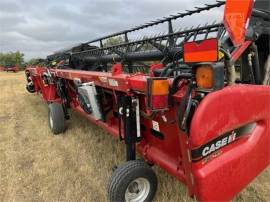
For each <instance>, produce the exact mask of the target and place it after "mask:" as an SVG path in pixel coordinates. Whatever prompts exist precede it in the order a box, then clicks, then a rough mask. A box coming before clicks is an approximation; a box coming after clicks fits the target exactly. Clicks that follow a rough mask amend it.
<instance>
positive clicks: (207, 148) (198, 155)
mask: <svg viewBox="0 0 270 202" xmlns="http://www.w3.org/2000/svg"><path fill="white" fill-rule="evenodd" d="M241 130H242V129H241V128H238V129H235V130H233V131H231V132H228V133H225V134H224V135H221V136H219V137H218V138H216V139H214V140H212V141H210V142H208V143H206V144H205V145H202V146H201V147H199V148H197V149H194V150H191V156H192V161H193V162H197V161H200V160H202V159H204V158H205V157H207V156H209V155H210V154H212V153H214V152H215V151H218V150H219V149H221V148H223V147H225V146H226V145H228V144H230V143H232V142H234V141H235V140H236V139H237V138H239V137H240V136H241V135H243V133H242V132H241Z"/></svg>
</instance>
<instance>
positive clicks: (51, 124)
mask: <svg viewBox="0 0 270 202" xmlns="http://www.w3.org/2000/svg"><path fill="white" fill-rule="evenodd" d="M50 126H51V128H53V119H52V116H51V115H50Z"/></svg>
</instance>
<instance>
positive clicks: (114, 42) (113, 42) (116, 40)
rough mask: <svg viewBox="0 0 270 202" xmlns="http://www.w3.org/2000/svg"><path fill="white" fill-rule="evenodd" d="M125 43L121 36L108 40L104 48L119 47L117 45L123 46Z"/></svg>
mask: <svg viewBox="0 0 270 202" xmlns="http://www.w3.org/2000/svg"><path fill="white" fill-rule="evenodd" d="M123 42H124V39H123V38H122V37H121V36H118V37H112V38H109V39H107V40H106V41H105V42H104V43H103V46H104V47H108V46H114V45H117V44H121V43H123Z"/></svg>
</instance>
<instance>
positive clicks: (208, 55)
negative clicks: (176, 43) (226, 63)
mask: <svg viewBox="0 0 270 202" xmlns="http://www.w3.org/2000/svg"><path fill="white" fill-rule="evenodd" d="M217 60H218V40H217V39H207V40H203V41H192V42H186V43H185V44H184V62H185V63H197V62H216V61H217Z"/></svg>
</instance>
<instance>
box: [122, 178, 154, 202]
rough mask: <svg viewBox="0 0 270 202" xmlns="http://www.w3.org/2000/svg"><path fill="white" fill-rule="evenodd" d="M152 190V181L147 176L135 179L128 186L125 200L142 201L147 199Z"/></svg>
mask: <svg viewBox="0 0 270 202" xmlns="http://www.w3.org/2000/svg"><path fill="white" fill-rule="evenodd" d="M149 192H150V183H149V181H148V180H147V179H145V178H137V179H135V180H133V181H132V182H131V183H130V184H129V185H128V187H127V189H126V193H125V201H129V202H141V201H145V199H146V198H147V196H148V195H149Z"/></svg>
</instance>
